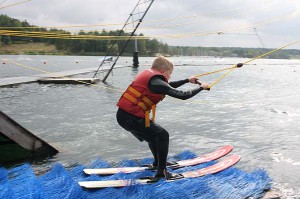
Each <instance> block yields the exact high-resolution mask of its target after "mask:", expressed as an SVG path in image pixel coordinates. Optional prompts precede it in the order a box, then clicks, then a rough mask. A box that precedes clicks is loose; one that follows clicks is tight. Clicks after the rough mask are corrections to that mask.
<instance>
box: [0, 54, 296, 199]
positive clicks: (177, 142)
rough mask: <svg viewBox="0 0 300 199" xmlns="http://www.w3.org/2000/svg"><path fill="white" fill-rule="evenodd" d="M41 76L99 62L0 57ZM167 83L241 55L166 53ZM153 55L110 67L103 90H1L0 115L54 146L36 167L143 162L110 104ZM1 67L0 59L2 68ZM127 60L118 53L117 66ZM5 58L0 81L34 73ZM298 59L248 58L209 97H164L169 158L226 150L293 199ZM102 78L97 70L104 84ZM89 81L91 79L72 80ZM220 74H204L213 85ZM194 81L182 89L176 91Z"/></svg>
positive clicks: (141, 147) (145, 152) (141, 148)
mask: <svg viewBox="0 0 300 199" xmlns="http://www.w3.org/2000/svg"><path fill="white" fill-rule="evenodd" d="M1 58H2V59H9V60H13V61H14V62H17V63H21V64H23V65H26V66H30V67H34V68H38V69H40V70H45V71H49V72H56V71H64V70H71V69H79V68H84V67H87V68H90V67H98V65H99V57H73V56H66V57H61V56H25V55H23V56H1ZM171 59H172V60H173V62H174V63H175V65H177V66H175V70H174V72H173V74H172V78H171V80H172V79H173V80H177V79H183V78H187V77H189V76H191V75H195V74H202V73H204V72H208V71H213V70H217V69H221V68H227V67H231V66H232V65H233V64H236V63H239V62H245V61H247V59H237V58H235V59H234V58H212V57H174V58H171ZM152 61H153V58H140V65H141V67H140V68H139V69H138V70H134V69H131V68H121V69H117V70H114V71H113V74H112V76H110V77H109V78H108V79H107V84H103V83H99V84H98V85H96V86H86V85H53V84H50V85H42V84H41V85H40V84H37V83H32V84H23V85H19V86H14V87H8V88H0V109H1V111H3V112H5V113H6V114H8V115H9V116H10V117H12V118H14V119H15V120H16V121H17V122H19V123H21V124H22V125H23V126H24V127H25V128H27V129H30V130H31V131H33V132H34V133H35V134H36V135H38V136H39V137H41V138H42V139H44V140H46V141H48V142H50V143H51V144H53V145H54V146H56V147H57V148H58V149H59V150H60V153H58V154H57V155H56V156H55V157H53V158H52V159H50V160H45V161H44V162H43V163H36V164H42V165H46V166H47V165H49V164H51V163H52V162H55V161H59V162H62V163H66V164H71V163H74V162H78V163H81V164H87V163H88V162H90V161H91V160H93V159H95V158H101V159H105V160H107V161H119V160H121V159H133V158H144V157H150V156H151V153H150V151H149V149H148V148H147V145H146V143H140V142H138V141H137V140H136V139H135V138H134V137H133V136H132V135H131V134H130V133H128V132H126V131H125V130H123V129H122V128H121V127H119V126H118V124H117V123H116V119H115V113H116V110H117V108H116V106H115V104H116V102H117V101H118V99H119V97H120V95H121V92H120V91H123V90H124V89H126V87H127V86H128V84H129V83H130V82H131V81H132V79H133V78H134V77H135V76H136V74H137V73H138V72H139V71H141V70H143V69H146V68H147V67H149V65H150V64H151V62H152ZM2 63H3V62H2ZM128 63H129V64H131V63H132V58H131V57H122V58H121V59H120V61H119V62H118V64H123V65H128ZM40 73H41V72H39V71H34V70H32V69H28V68H24V67H20V66H16V65H13V64H9V63H8V62H5V64H1V65H0V78H3V77H14V76H25V75H35V74H40ZM299 73H300V60H267V59H260V60H255V61H253V62H251V63H250V64H249V65H246V66H244V67H242V68H240V69H235V70H234V71H233V72H232V73H230V74H229V75H228V76H227V77H225V78H224V79H222V80H221V81H220V82H219V83H218V84H216V85H215V86H214V87H213V88H212V89H211V91H202V92H201V93H200V94H198V95H197V96H195V97H194V98H192V99H190V100H186V101H180V100H175V99H172V98H170V97H167V98H166V99H165V100H164V101H163V102H162V103H160V104H159V105H158V112H157V115H156V118H157V119H156V121H157V122H158V123H159V124H161V125H162V126H164V127H165V128H166V129H167V130H168V131H169V133H170V154H171V155H172V154H178V153H181V152H182V151H184V150H190V151H192V152H194V153H196V154H199V155H200V154H203V153H206V152H210V151H212V150H214V149H216V148H219V147H221V146H223V145H226V144H231V145H233V146H234V153H236V154H239V155H241V156H242V160H241V161H240V163H239V164H237V167H238V168H240V169H243V170H246V171H252V170H254V169H255V168H264V169H266V170H267V171H268V173H269V175H270V176H271V178H272V179H273V180H274V187H275V188H277V189H280V190H281V191H282V192H284V195H285V196H286V197H289V196H291V197H292V198H295V197H299V196H300V180H299V176H300V150H299V142H300V138H299V136H300V135H299V131H300V125H299V124H300V103H299V101H300V92H299V86H300V85H299V84H300V75H299ZM104 75H105V73H99V75H98V77H99V78H103V76H104ZM82 76H85V77H92V76H93V74H86V75H80V77H82ZM220 76H221V74H218V73H217V74H213V75H208V76H204V77H203V78H201V79H202V81H206V82H208V83H212V82H214V81H215V80H216V79H217V78H218V77H220ZM194 86H195V85H191V84H186V85H184V86H183V87H182V89H183V90H184V89H189V88H192V87H194Z"/></svg>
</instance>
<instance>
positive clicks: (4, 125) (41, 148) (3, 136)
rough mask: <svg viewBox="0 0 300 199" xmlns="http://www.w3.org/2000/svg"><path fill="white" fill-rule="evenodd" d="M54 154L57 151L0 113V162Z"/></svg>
mask: <svg viewBox="0 0 300 199" xmlns="http://www.w3.org/2000/svg"><path fill="white" fill-rule="evenodd" d="M56 153H58V150H56V149H55V148H54V147H52V146H51V145H50V144H48V143H47V142H45V141H44V140H42V139H41V138H39V137H37V136H36V135H34V134H33V133H31V132H30V131H28V130H27V129H25V128H24V127H22V126H21V125H20V124H18V123H17V122H16V121H14V120H13V119H12V118H10V117H9V116H7V115H6V114H4V113H3V112H2V111H0V162H2V163H3V162H11V161H17V160H20V159H24V158H30V157H38V156H43V155H47V156H51V155H54V154H56Z"/></svg>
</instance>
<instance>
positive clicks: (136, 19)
mask: <svg viewBox="0 0 300 199" xmlns="http://www.w3.org/2000/svg"><path fill="white" fill-rule="evenodd" d="M153 2H154V0H139V1H138V3H137V4H136V6H135V7H134V9H133V11H132V12H131V13H130V15H129V17H128V19H127V21H126V22H125V24H124V26H123V27H122V29H121V30H120V31H119V34H118V36H121V34H122V33H124V32H125V31H126V30H127V28H128V29H129V28H131V29H132V28H133V31H132V32H131V33H130V36H129V37H128V39H127V40H126V42H125V43H124V46H123V47H122V49H121V50H120V51H119V53H118V54H117V57H116V59H115V60H114V62H113V64H112V66H111V67H110V69H109V70H108V72H107V73H106V75H105V77H104V79H103V80H102V81H103V82H105V81H106V79H107V78H108V76H109V74H110V73H111V72H112V70H113V68H114V67H115V65H116V63H117V61H118V59H119V58H120V56H121V55H122V54H123V52H124V51H125V49H126V47H127V45H128V43H129V41H130V40H132V38H133V37H134V36H135V32H136V30H137V29H138V27H139V26H140V24H141V23H142V21H143V19H144V17H145V16H146V14H147V12H148V11H149V9H150V7H151V5H152V4H153ZM129 26H131V27H129ZM117 41H118V40H114V43H113V44H112V45H111V47H110V48H109V50H108V51H107V53H106V55H105V57H104V59H103V60H102V61H101V64H100V65H99V67H98V69H97V70H96V72H95V74H94V76H93V78H95V77H96V75H97V73H98V72H99V69H100V68H101V66H102V65H103V64H104V63H105V60H106V59H107V57H108V56H109V55H110V53H111V50H112V49H113V48H114V46H115V44H116V43H117Z"/></svg>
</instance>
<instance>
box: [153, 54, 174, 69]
mask: <svg viewBox="0 0 300 199" xmlns="http://www.w3.org/2000/svg"><path fill="white" fill-rule="evenodd" d="M173 67H174V65H173V63H172V62H171V61H170V60H168V59H167V58H165V57H164V56H159V57H157V58H156V59H155V60H154V61H153V63H152V68H153V69H156V70H158V71H160V70H162V69H165V70H171V69H172V70H173Z"/></svg>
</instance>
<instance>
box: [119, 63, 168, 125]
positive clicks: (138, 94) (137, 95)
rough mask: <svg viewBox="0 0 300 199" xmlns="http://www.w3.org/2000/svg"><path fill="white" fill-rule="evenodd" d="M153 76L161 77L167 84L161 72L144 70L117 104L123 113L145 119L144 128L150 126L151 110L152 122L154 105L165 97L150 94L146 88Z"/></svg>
mask: <svg viewBox="0 0 300 199" xmlns="http://www.w3.org/2000/svg"><path fill="white" fill-rule="evenodd" d="M155 75H160V76H163V77H164V80H165V81H166V82H167V78H166V77H165V76H164V75H163V74H162V73H161V72H159V71H157V70H155V69H148V70H144V71H142V72H141V73H140V74H138V75H137V76H136V78H135V79H134V80H133V82H132V83H131V84H130V85H129V86H128V88H127V89H126V91H125V92H124V93H123V95H122V96H121V98H120V99H119V101H118V103H117V106H118V107H119V108H121V109H123V110H124V111H126V112H128V113H131V114H133V115H135V116H138V117H141V118H145V125H146V127H149V126H150V118H149V114H150V111H151V110H152V119H151V120H152V121H154V118H155V110H156V104H158V103H159V102H160V101H161V100H163V98H164V97H165V95H162V94H155V93H152V92H151V91H150V90H149V88H148V83H149V81H150V79H151V78H152V77H153V76H155Z"/></svg>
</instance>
